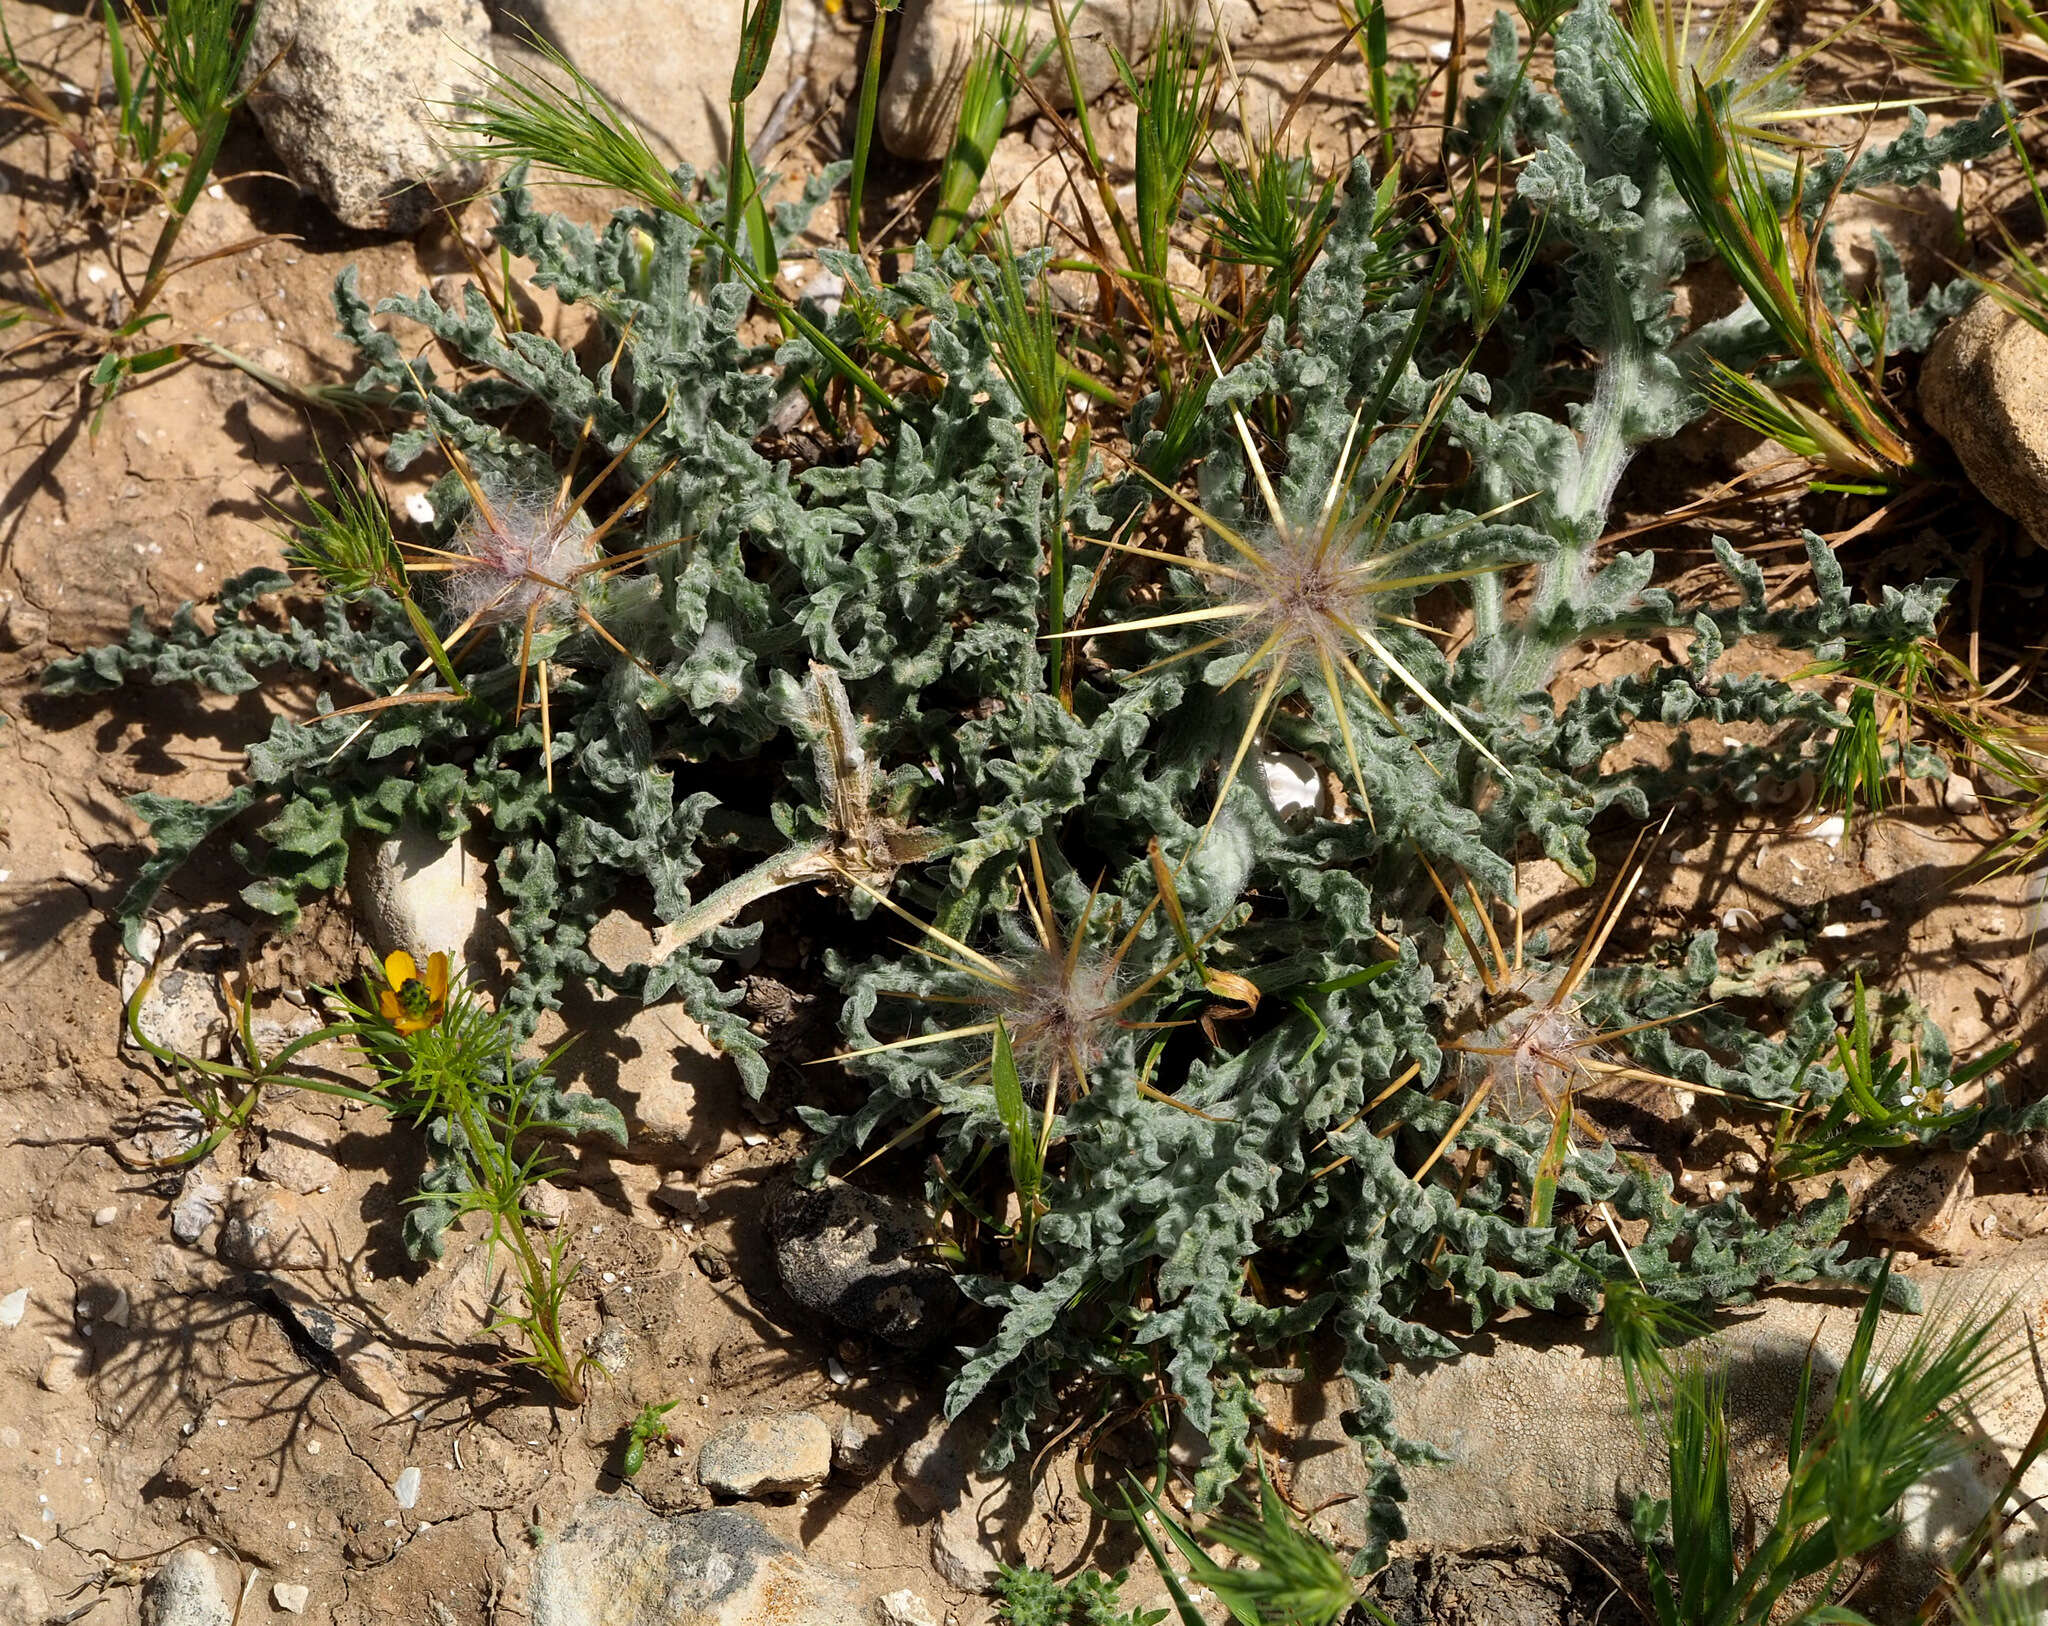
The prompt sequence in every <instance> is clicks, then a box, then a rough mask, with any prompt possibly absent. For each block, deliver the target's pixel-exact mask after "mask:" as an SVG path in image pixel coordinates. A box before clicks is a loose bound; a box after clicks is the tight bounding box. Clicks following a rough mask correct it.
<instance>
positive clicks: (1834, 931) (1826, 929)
mask: <svg viewBox="0 0 2048 1626" xmlns="http://www.w3.org/2000/svg"><path fill="white" fill-rule="evenodd" d="M1820 934H1821V936H1823V937H1847V936H1848V935H1849V927H1848V925H1847V923H1846V922H1844V921H1840V920H1837V921H1835V922H1834V923H1833V924H1832V925H1827V926H1823V927H1821V929H1820Z"/></svg>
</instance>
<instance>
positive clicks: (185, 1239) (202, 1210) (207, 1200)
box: [171, 1170, 228, 1247]
mask: <svg viewBox="0 0 2048 1626" xmlns="http://www.w3.org/2000/svg"><path fill="white" fill-rule="evenodd" d="M227 1200H228V1195H227V1193H226V1192H225V1191H224V1190H222V1189H221V1187H220V1185H219V1183H218V1182H216V1181H213V1180H209V1179H207V1178H206V1177H205V1176H204V1175H202V1174H200V1173H199V1172H198V1171H197V1170H192V1171H190V1172H188V1173H187V1174H186V1176H185V1180H184V1184H183V1185H182V1186H180V1187H179V1190H178V1200H177V1201H176V1202H174V1203H172V1204H171V1235H172V1236H174V1237H176V1238H177V1239H178V1240H179V1241H180V1242H182V1243H184V1244H186V1246H188V1247H189V1246H191V1245H192V1244H193V1243H195V1242H197V1241H198V1240H199V1239H200V1238H201V1237H203V1236H204V1235H205V1234H206V1232H207V1229H208V1227H209V1226H213V1225H217V1224H219V1223H220V1211H221V1205H222V1204H223V1203H225V1202H226V1201H227Z"/></svg>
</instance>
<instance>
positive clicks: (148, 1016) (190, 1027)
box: [121, 961, 235, 1156]
mask: <svg viewBox="0 0 2048 1626" xmlns="http://www.w3.org/2000/svg"><path fill="white" fill-rule="evenodd" d="M142 975H143V973H142V969H141V967H139V966H136V965H135V964H134V963H133V962H132V961H131V962H130V963H129V967H128V969H127V971H126V972H125V973H124V977H123V980H124V983H129V982H132V983H134V984H135V985H136V986H140V984H141V978H142ZM122 992H123V994H124V995H126V996H128V997H133V995H134V992H135V989H134V987H128V986H124V987H123V990H122ZM234 1021H235V1017H234V1012H233V1011H232V1010H230V1009H229V1008H228V1002H227V998H226V996H225V995H224V994H223V993H222V991H221V985H220V979H219V978H217V977H214V976H211V975H208V974H207V973H205V972H202V971H184V970H180V969H178V968H177V967H175V966H174V967H172V968H170V969H169V970H166V971H163V972H161V973H159V974H158V976H157V977H156V979H155V980H154V981H153V982H151V983H150V985H149V992H147V993H146V994H144V995H143V996H142V1002H141V1003H140V1004H139V1005H137V1006H136V1008H135V1022H136V1026H138V1027H139V1028H141V1030H142V1032H143V1035H144V1037H146V1038H147V1039H148V1040H149V1042H150V1043H151V1044H153V1045H156V1046H158V1047H159V1048H161V1049H164V1050H170V1051H174V1052H176V1053H177V1054H178V1055H181V1056H190V1057H193V1058H194V1059H195V1060H198V1061H217V1060H218V1059H219V1058H220V1057H221V1056H222V1055H223V1054H224V1053H225V1052H226V1049H227V1044H228V1040H229V1038H230V1036H231V1035H232V1034H233V1033H234ZM121 1044H122V1047H123V1048H124V1049H131V1050H133V1049H139V1048H140V1047H139V1046H137V1045H136V1043H135V1036H134V1035H133V1034H132V1033H130V1032H129V1031H128V1025H127V1023H125V1022H124V1023H122V1024H121ZM145 1133H147V1131H145ZM136 1138H137V1139H138V1140H139V1139H140V1138H141V1137H140V1136H137V1137H136ZM197 1138H198V1137H197V1136H196V1135H195V1136H194V1137H193V1139H195V1140H196V1139H197ZM190 1144H191V1141H189V1140H188V1141H186V1142H185V1146H189V1145H190ZM185 1146H175V1145H174V1147H173V1150H172V1153H171V1155H173V1156H175V1155H177V1153H178V1152H181V1151H183V1150H184V1149H185Z"/></svg>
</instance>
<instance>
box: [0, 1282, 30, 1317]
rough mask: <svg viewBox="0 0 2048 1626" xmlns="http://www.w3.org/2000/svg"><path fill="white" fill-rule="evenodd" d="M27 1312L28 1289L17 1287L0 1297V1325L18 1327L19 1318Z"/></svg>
mask: <svg viewBox="0 0 2048 1626" xmlns="http://www.w3.org/2000/svg"><path fill="white" fill-rule="evenodd" d="M27 1313H28V1289H27V1288H25V1287H17V1288H16V1289H15V1290H14V1291H13V1292H12V1293H9V1294H8V1295H7V1297H5V1298H4V1299H0V1327H18V1326H20V1325H21V1318H22V1317H23V1316H24V1315H26V1314H27Z"/></svg>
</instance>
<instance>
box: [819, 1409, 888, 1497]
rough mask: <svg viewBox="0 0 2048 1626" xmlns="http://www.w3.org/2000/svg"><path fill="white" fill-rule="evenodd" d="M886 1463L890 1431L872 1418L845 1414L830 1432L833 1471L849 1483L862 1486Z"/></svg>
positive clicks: (854, 1413)
mask: <svg viewBox="0 0 2048 1626" xmlns="http://www.w3.org/2000/svg"><path fill="white" fill-rule="evenodd" d="M888 1459H889V1430H888V1429H887V1427H885V1426H884V1425H883V1424H881V1423H879V1422H877V1421H876V1420H875V1419H874V1418H872V1417H863V1416H861V1415H860V1414H859V1413H858V1412H848V1413H846V1414H845V1415H844V1416H843V1417H841V1418H840V1419H839V1425H838V1427H836V1428H834V1429H833V1430H832V1468H833V1471H834V1472H835V1473H839V1474H843V1475H845V1476H846V1477H847V1478H848V1479H853V1480H858V1481H861V1482H863V1483H865V1482H866V1481H867V1480H870V1479H873V1478H874V1477H875V1476H876V1475H877V1474H879V1473H880V1472H881V1471H882V1469H883V1467H884V1466H885V1465H886V1464H887V1462H888Z"/></svg>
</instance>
